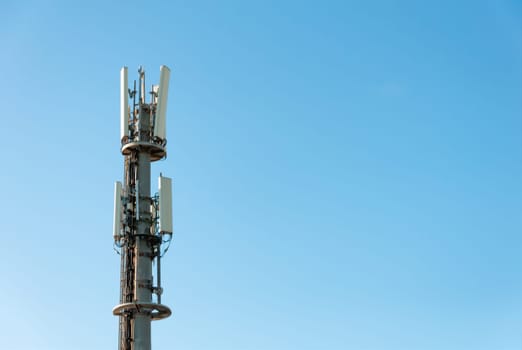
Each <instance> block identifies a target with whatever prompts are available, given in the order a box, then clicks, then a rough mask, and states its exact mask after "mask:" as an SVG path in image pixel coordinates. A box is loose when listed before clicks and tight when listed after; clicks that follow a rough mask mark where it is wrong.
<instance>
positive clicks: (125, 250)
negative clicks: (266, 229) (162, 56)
mask: <svg viewBox="0 0 522 350" xmlns="http://www.w3.org/2000/svg"><path fill="white" fill-rule="evenodd" d="M138 74H139V81H138V84H136V81H134V84H133V88H132V89H129V87H128V73H127V67H123V68H122V69H121V72H120V84H121V90H120V139H121V152H122V154H123V156H124V157H125V171H124V180H123V183H122V182H119V181H118V182H116V184H115V188H114V229H113V236H114V244H115V246H116V248H117V251H118V253H119V254H120V256H121V270H120V277H121V278H120V304H119V305H117V306H116V307H114V308H113V310H112V311H113V314H114V315H116V316H119V320H120V321H119V337H118V344H119V345H118V349H119V350H150V349H151V321H152V320H160V319H163V318H166V317H169V316H170V315H171V310H170V309H169V308H168V307H167V306H165V305H163V304H161V295H162V293H163V288H162V287H161V270H160V267H161V258H162V257H163V255H164V253H165V252H166V250H167V249H168V245H169V244H170V240H171V238H172V192H171V188H172V184H171V179H170V178H167V177H163V176H161V175H160V177H159V184H158V193H157V194H155V195H151V193H150V192H151V191H150V164H151V162H153V161H157V160H160V159H163V158H165V157H166V155H167V152H166V144H167V139H166V111H167V96H168V88H169V78H170V69H169V68H168V67H166V66H161V68H160V83H159V85H153V86H152V88H151V91H150V92H149V94H150V101H148V102H147V98H146V97H147V96H146V92H145V71H144V70H143V68H142V67H140V68H139V70H138ZM136 87H137V88H136ZM153 263H155V265H156V272H155V276H153V271H152V266H153ZM154 277H155V280H154ZM153 296H155V298H153Z"/></svg>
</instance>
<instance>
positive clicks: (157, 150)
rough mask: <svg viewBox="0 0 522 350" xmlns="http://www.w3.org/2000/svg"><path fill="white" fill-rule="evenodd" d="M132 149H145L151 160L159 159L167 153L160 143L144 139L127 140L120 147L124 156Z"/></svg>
mask: <svg viewBox="0 0 522 350" xmlns="http://www.w3.org/2000/svg"><path fill="white" fill-rule="evenodd" d="M132 151H145V152H147V153H149V154H150V160H151V162H153V161H156V160H160V159H162V158H163V157H165V155H166V154H167V151H166V150H165V147H163V146H162V145H159V144H157V143H151V142H146V141H136V142H128V143H126V144H124V145H123V146H122V147H121V153H122V154H123V155H125V156H128V155H130V154H131V152H132Z"/></svg>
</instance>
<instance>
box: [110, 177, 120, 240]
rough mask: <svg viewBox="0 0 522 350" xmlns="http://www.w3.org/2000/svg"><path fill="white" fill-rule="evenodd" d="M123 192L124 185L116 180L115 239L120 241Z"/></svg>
mask: <svg viewBox="0 0 522 350" xmlns="http://www.w3.org/2000/svg"><path fill="white" fill-rule="evenodd" d="M121 194H122V186H121V182H119V181H116V183H114V217H113V220H114V222H113V233H112V235H113V237H114V241H118V240H119V237H120V236H121V228H122V225H121V214H122V210H121Z"/></svg>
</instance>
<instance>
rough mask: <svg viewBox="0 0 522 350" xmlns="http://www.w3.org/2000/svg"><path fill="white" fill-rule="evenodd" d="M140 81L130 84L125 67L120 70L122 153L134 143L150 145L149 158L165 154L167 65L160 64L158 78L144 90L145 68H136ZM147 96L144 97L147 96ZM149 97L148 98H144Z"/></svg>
mask: <svg viewBox="0 0 522 350" xmlns="http://www.w3.org/2000/svg"><path fill="white" fill-rule="evenodd" d="M138 75H139V81H138V82H136V80H134V84H133V86H132V88H129V82H128V69H127V67H123V68H122V69H121V72H120V140H121V143H122V153H123V154H125V155H127V154H130V152H131V150H133V149H136V148H137V147H140V148H146V147H149V148H150V150H151V155H152V156H153V157H152V159H151V160H158V159H161V158H163V157H164V156H165V155H166V150H165V146H166V144H167V139H166V114H167V98H168V91H169V79H170V69H169V68H168V67H167V66H161V67H160V81H159V84H158V85H152V86H151V88H150V90H149V91H148V92H147V91H146V85H145V70H144V69H143V67H141V66H140V67H139V69H138ZM148 95H150V98H149V99H147V96H148ZM147 100H148V101H147Z"/></svg>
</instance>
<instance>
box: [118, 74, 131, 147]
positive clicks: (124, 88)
mask: <svg viewBox="0 0 522 350" xmlns="http://www.w3.org/2000/svg"><path fill="white" fill-rule="evenodd" d="M128 89H129V82H128V77H127V67H123V68H122V69H121V71H120V140H121V139H122V138H124V137H125V136H128V134H129V114H128V113H129V92H128Z"/></svg>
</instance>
